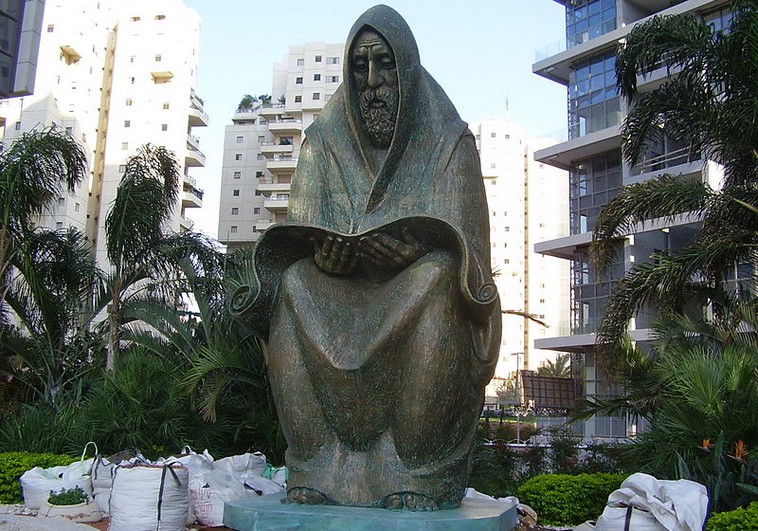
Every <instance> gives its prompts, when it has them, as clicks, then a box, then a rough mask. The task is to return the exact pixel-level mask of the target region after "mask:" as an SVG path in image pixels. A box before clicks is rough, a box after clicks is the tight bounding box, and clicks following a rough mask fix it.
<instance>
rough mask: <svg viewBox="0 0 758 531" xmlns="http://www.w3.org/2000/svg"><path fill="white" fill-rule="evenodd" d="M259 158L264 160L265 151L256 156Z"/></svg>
mask: <svg viewBox="0 0 758 531" xmlns="http://www.w3.org/2000/svg"><path fill="white" fill-rule="evenodd" d="M256 158H257V159H258V160H263V159H265V158H266V157H265V156H264V155H263V153H258V156H257V157H256Z"/></svg>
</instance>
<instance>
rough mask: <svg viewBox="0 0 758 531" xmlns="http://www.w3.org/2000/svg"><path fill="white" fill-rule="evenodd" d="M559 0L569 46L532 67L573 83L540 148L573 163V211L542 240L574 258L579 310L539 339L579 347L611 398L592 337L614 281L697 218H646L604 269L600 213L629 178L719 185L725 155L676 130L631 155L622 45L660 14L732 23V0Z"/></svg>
mask: <svg viewBox="0 0 758 531" xmlns="http://www.w3.org/2000/svg"><path fill="white" fill-rule="evenodd" d="M556 1H558V2H559V3H561V4H563V5H565V6H566V35H565V38H566V47H565V49H563V50H562V51H559V52H557V53H552V54H550V55H548V56H543V57H538V61H537V62H536V63H535V64H534V65H533V71H534V72H535V73H536V74H538V75H540V76H543V77H545V78H547V79H550V80H552V81H555V82H557V83H561V84H562V85H565V86H566V87H567V92H568V120H567V122H568V124H567V125H568V139H567V140H566V141H564V142H561V143H558V144H556V145H553V146H550V147H546V148H544V149H541V150H539V151H537V152H536V153H535V155H534V156H535V159H536V160H537V161H538V162H541V163H544V164H549V165H552V166H555V167H557V168H561V169H563V170H566V171H568V175H569V218H568V225H567V231H566V232H565V234H564V235H562V236H561V237H559V238H552V239H548V240H545V241H543V242H540V243H538V244H537V246H536V249H537V251H539V252H541V253H543V254H545V255H548V256H554V257H558V258H562V259H564V260H567V261H569V262H570V263H571V273H572V274H571V311H570V314H569V315H567V317H569V319H568V321H567V322H566V323H565V326H563V327H560V328H559V329H558V330H557V331H558V333H554V334H553V336H552V337H546V338H541V339H538V340H537V341H536V345H535V346H536V347H537V348H547V349H552V350H559V351H564V352H570V353H572V355H573V360H574V362H575V363H576V364H577V365H578V366H580V367H581V371H582V373H583V379H584V392H585V394H586V395H588V396H594V397H598V398H606V397H609V396H613V395H615V394H617V393H618V392H619V391H620V389H618V387H617V385H616V384H615V383H614V382H612V381H609V380H608V379H607V378H606V377H604V375H603V374H601V373H600V372H599V371H597V370H596V368H597V367H596V365H597V364H596V362H595V354H594V348H593V345H594V342H595V331H596V329H597V326H598V324H599V322H600V320H601V319H602V317H603V312H604V307H605V302H606V299H607V297H608V295H609V293H610V291H611V290H612V289H613V287H614V285H615V284H616V282H617V281H618V280H619V279H620V278H621V277H622V276H623V275H624V272H625V271H627V270H628V269H629V268H631V267H632V266H633V264H634V263H636V262H641V261H644V260H645V259H647V257H649V256H650V255H651V254H652V253H653V252H654V251H655V250H675V249H677V248H680V247H681V246H682V245H684V244H686V243H687V242H689V241H690V240H691V239H692V237H693V235H694V234H696V232H697V230H698V225H697V223H694V222H693V221H692V219H689V218H686V217H682V218H681V219H680V220H679V221H675V222H670V223H663V222H660V221H655V220H654V221H651V222H646V223H645V224H644V225H642V226H640V227H638V230H636V231H635V232H634V234H630V235H628V236H627V237H626V238H625V239H624V241H623V242H620V243H619V247H618V254H617V260H616V262H615V263H614V264H612V265H611V267H610V268H609V271H608V273H606V274H602V275H601V274H599V273H598V272H597V271H595V270H594V269H593V268H592V266H591V264H590V262H589V257H588V246H589V243H590V241H591V239H592V230H593V229H594V228H595V222H596V220H597V216H598V215H599V213H600V211H601V209H602V207H603V206H604V205H605V204H606V203H607V202H608V201H609V200H610V199H611V198H612V197H613V196H614V195H615V194H616V193H617V192H618V191H619V189H620V188H621V187H622V186H624V185H628V184H632V183H638V182H642V181H645V180H647V179H650V178H653V177H655V176H657V175H660V174H661V173H664V172H667V173H673V174H680V173H681V174H683V175H686V176H688V177H691V178H696V179H703V180H707V181H708V182H709V183H711V185H713V186H718V182H719V181H720V178H721V171H720V169H719V168H718V167H717V165H715V164H714V163H712V162H708V161H705V160H702V159H700V157H699V156H693V155H692V154H691V153H690V151H689V150H688V149H687V148H686V146H681V145H677V144H675V143H674V142H671V141H670V140H669V139H665V140H664V141H663V142H661V143H660V145H658V146H655V148H651V149H650V151H649V152H648V153H646V154H645V156H644V157H643V160H642V161H641V162H640V163H639V164H638V165H636V166H633V167H632V166H630V165H628V164H626V163H624V162H623V159H622V156H621V136H620V129H619V126H620V124H621V122H622V120H623V118H624V116H625V115H626V113H627V110H628V109H627V107H626V103H625V102H624V101H623V100H622V99H621V98H620V96H619V95H618V94H617V92H616V78H615V70H614V68H615V53H616V49H617V47H618V46H619V44H620V43H622V42H623V39H624V37H625V36H626V35H627V34H628V33H629V31H630V30H631V29H632V28H633V27H634V25H635V24H637V23H639V22H641V21H644V20H647V19H649V18H650V17H651V16H653V15H656V14H676V13H691V14H694V15H696V16H700V17H703V18H704V19H705V20H707V21H709V22H710V23H712V24H713V25H714V26H716V27H724V26H725V25H727V24H726V23H727V21H728V17H729V12H728V7H729V5H728V2H727V1H724V0H685V1H681V0H680V1H671V0H645V1H643V2H640V1H637V0H556ZM669 74H670V72H669V71H668V69H667V68H666V66H665V65H661V66H660V68H657V69H655V70H653V71H652V72H650V73H648V74H647V75H646V76H645V77H644V78H640V85H639V88H640V90H642V91H645V90H652V89H653V88H655V87H656V86H658V85H659V84H660V82H661V81H662V80H664V79H665V78H666V76H668V75H669ZM654 315H655V312H654V309H653V308H644V309H643V310H642V311H641V312H640V313H639V314H638V315H637V316H636V317H635V319H633V320H632V322H631V323H630V328H629V333H630V336H631V337H632V339H633V340H636V341H645V340H647V339H649V332H650V329H649V327H650V325H651V320H652V318H653V316H654ZM635 429H636V426H634V425H633V424H631V422H628V421H627V419H623V418H594V419H591V420H589V421H587V422H586V424H585V426H584V432H585V434H586V435H599V436H614V437H616V436H621V437H623V436H626V435H629V434H631V433H633V432H634V431H635Z"/></svg>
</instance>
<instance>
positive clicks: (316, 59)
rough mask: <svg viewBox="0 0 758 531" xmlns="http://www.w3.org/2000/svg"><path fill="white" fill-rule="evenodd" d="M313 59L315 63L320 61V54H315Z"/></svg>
mask: <svg viewBox="0 0 758 531" xmlns="http://www.w3.org/2000/svg"><path fill="white" fill-rule="evenodd" d="M314 60H315V61H316V62H317V63H320V62H321V56H320V55H317V56H316V57H315V59H314Z"/></svg>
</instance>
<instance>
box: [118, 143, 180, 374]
mask: <svg viewBox="0 0 758 531" xmlns="http://www.w3.org/2000/svg"><path fill="white" fill-rule="evenodd" d="M180 179H181V170H180V166H179V163H178V161H177V160H176V157H175V156H174V154H173V153H172V152H171V151H169V150H168V149H166V148H165V147H162V146H161V147H155V146H152V145H149V144H148V145H145V146H142V147H141V148H140V149H139V151H138V152H137V154H136V155H135V156H133V157H131V158H129V159H128V160H127V161H126V165H125V171H124V175H123V177H122V180H121V183H120V184H119V186H118V190H117V193H116V199H115V200H114V201H113V204H112V206H111V209H110V210H109V212H108V215H107V217H106V219H105V232H106V249H107V255H108V260H109V261H110V264H111V275H110V279H109V281H108V285H109V303H108V331H109V332H108V352H107V357H106V369H107V370H109V371H113V370H114V369H115V364H114V360H115V356H116V353H117V352H118V350H119V343H120V335H121V329H122V326H123V325H124V324H125V323H126V322H127V321H129V320H134V318H133V317H132V318H130V319H127V316H126V315H124V313H123V306H124V303H125V302H126V301H127V300H131V299H139V298H144V297H146V296H157V297H159V298H161V299H162V300H163V301H164V302H166V303H168V304H172V303H173V302H175V301H174V298H175V297H176V291H175V289H174V288H173V287H172V286H170V285H168V284H166V283H164V282H157V281H159V280H161V279H163V278H165V277H166V276H168V275H170V272H171V271H172V263H171V260H170V259H169V258H168V257H167V255H166V254H165V253H164V252H163V244H164V243H165V241H166V238H167V237H168V236H167V232H166V230H165V224H166V223H167V222H168V221H169V220H170V219H171V216H172V213H173V210H174V208H175V207H176V203H177V197H178V194H179V183H180Z"/></svg>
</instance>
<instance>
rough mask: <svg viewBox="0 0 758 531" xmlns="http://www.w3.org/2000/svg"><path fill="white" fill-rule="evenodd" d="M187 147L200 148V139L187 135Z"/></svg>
mask: <svg viewBox="0 0 758 531" xmlns="http://www.w3.org/2000/svg"><path fill="white" fill-rule="evenodd" d="M187 149H195V150H199V149H200V139H199V138H198V137H196V136H193V135H189V134H188V135H187Z"/></svg>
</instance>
